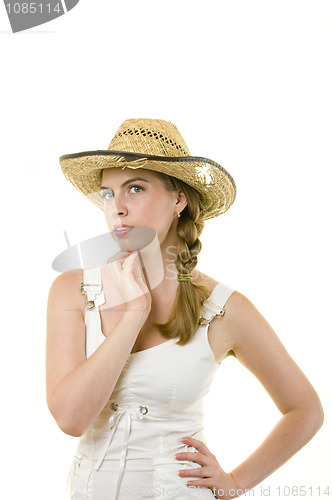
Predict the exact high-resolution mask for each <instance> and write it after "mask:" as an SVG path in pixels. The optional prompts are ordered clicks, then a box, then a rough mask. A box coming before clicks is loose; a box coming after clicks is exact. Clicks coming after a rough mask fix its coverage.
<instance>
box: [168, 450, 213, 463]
mask: <svg viewBox="0 0 332 500" xmlns="http://www.w3.org/2000/svg"><path fill="white" fill-rule="evenodd" d="M176 459H177V460H179V461H180V462H182V461H183V460H188V461H189V462H196V463H197V464H200V465H209V463H210V462H209V460H208V459H207V457H206V456H204V455H203V454H201V453H196V452H190V451H186V452H184V453H183V452H181V453H180V454H177V456H176Z"/></svg>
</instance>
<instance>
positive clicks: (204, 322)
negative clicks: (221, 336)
mask: <svg viewBox="0 0 332 500" xmlns="http://www.w3.org/2000/svg"><path fill="white" fill-rule="evenodd" d="M206 303H207V304H209V305H210V306H212V307H214V308H215V309H217V310H218V311H219V312H217V313H216V314H214V315H213V316H212V318H210V319H206V318H203V317H202V318H200V319H199V321H198V324H199V325H200V326H206V325H209V324H210V323H211V321H212V320H213V319H214V318H221V316H224V314H225V312H226V311H225V309H224V308H222V309H220V306H217V305H216V304H214V303H213V302H209V301H206Z"/></svg>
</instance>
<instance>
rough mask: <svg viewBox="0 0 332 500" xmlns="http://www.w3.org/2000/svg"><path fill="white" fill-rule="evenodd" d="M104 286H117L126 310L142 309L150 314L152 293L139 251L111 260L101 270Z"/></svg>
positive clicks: (141, 310) (146, 313)
mask: <svg viewBox="0 0 332 500" xmlns="http://www.w3.org/2000/svg"><path fill="white" fill-rule="evenodd" d="M101 275H102V282H103V288H108V289H109V287H110V285H112V286H115V287H116V289H117V291H118V292H119V294H120V297H121V300H122V302H123V303H124V305H125V308H126V311H140V312H142V313H144V314H145V315H146V317H147V316H148V315H149V313H150V310H151V294H150V291H149V289H148V287H147V285H146V284H145V282H144V279H143V275H142V269H141V266H140V264H139V259H138V255H137V252H133V253H131V254H130V255H129V256H128V257H126V258H123V259H120V260H117V261H115V262H111V263H108V264H106V266H103V268H102V270H101Z"/></svg>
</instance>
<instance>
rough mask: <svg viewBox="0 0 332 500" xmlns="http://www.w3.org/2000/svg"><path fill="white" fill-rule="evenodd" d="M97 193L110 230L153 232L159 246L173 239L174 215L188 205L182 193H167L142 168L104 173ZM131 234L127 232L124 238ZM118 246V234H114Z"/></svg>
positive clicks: (119, 238)
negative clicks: (136, 228)
mask: <svg viewBox="0 0 332 500" xmlns="http://www.w3.org/2000/svg"><path fill="white" fill-rule="evenodd" d="M100 194H101V196H102V197H103V199H104V215H105V219H106V224H107V227H108V229H109V231H110V232H111V233H112V232H113V231H114V230H115V226H117V225H118V226H119V225H121V226H124V225H128V226H145V227H149V228H152V229H153V230H154V231H156V233H157V236H158V239H159V243H160V245H162V243H163V242H165V241H167V240H169V243H170V244H174V238H175V237H176V226H177V220H178V217H177V212H178V211H182V210H183V209H184V207H185V206H186V205H187V201H186V198H185V196H184V194H183V193H182V191H180V190H176V191H168V190H167V189H166V187H165V186H164V184H163V182H162V181H161V179H159V177H157V176H156V175H155V174H154V172H150V171H149V170H145V169H142V168H137V169H131V168H124V169H123V170H122V169H121V168H109V169H104V170H103V175H102V183H101V189H100ZM132 233H134V230H132V232H129V233H128V236H127V238H128V237H129V236H130V235H131V234H132ZM114 234H115V235H116V237H117V238H118V241H119V243H121V238H122V239H124V237H125V236H126V235H125V236H122V234H121V233H118V234H117V233H116V231H115V232H114Z"/></svg>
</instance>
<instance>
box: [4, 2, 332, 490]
mask: <svg viewBox="0 0 332 500" xmlns="http://www.w3.org/2000/svg"><path fill="white" fill-rule="evenodd" d="M0 19H1V24H0V31H1V33H0V44H1V47H0V49H1V55H2V57H1V73H2V76H1V80H0V86H1V93H0V96H1V97H0V98H1V126H2V132H1V153H2V155H1V156H2V158H1V163H2V165H1V167H2V168H1V187H2V189H1V221H2V235H3V238H2V246H1V258H2V266H1V287H0V288H1V304H2V308H1V319H2V335H1V338H2V345H1V352H2V356H1V358H2V359H1V382H2V390H1V393H2V394H1V395H2V398H1V399H2V401H1V402H2V411H1V429H2V437H1V450H2V451H1V460H2V461H3V465H2V467H1V469H2V470H1V472H2V476H3V480H2V485H1V496H2V497H3V498H6V500H9V499H17V498H20V499H23V498H34V499H36V500H41V499H43V500H44V499H46V498H47V500H62V499H65V498H67V496H66V493H65V488H66V479H67V473H68V470H69V466H70V463H71V460H72V457H73V453H74V450H75V447H76V444H77V438H74V437H71V436H68V435H65V434H64V433H63V432H62V431H61V430H60V429H59V428H58V427H57V424H56V422H55V421H54V419H53V417H52V416H51V414H50V413H49V411H48V408H47V405H46V398H45V360H44V357H45V339H46V305H47V296H48V291H49V288H50V286H51V283H52V282H53V280H54V279H55V278H56V276H57V273H56V272H55V271H53V269H52V267H51V263H52V261H53V259H54V258H55V256H56V255H57V254H58V253H60V252H61V251H62V250H64V249H65V248H66V242H65V239H64V236H63V231H64V230H65V231H67V232H68V236H69V239H70V242H71V244H74V243H76V242H77V241H81V240H82V239H86V238H88V237H91V236H94V235H97V234H101V233H103V232H106V226H105V223H104V219H103V215H102V212H101V211H100V210H99V209H98V208H96V207H95V206H94V205H92V204H91V203H89V201H87V200H86V199H85V198H84V197H83V196H82V195H80V194H79V193H78V192H77V191H76V190H75V188H74V187H73V186H71V184H69V183H68V182H67V181H66V180H65V178H64V177H63V175H62V173H61V169H60V165H59V162H58V158H59V156H60V155H62V154H65V153H74V152H79V151H85V150H93V149H107V147H108V144H109V142H110V140H111V138H112V137H113V135H114V134H115V132H116V130H117V128H118V127H119V126H120V124H121V123H122V121H124V120H125V119H127V118H135V117H150V118H162V119H165V120H169V121H172V122H173V123H174V124H176V125H177V127H178V128H179V130H180V131H181V133H182V134H183V136H184V138H185V140H186V142H187V144H188V146H189V149H190V151H191V153H192V154H193V155H198V156H206V157H208V158H212V159H214V160H216V161H217V162H219V163H220V164H221V165H223V166H224V167H225V168H226V169H227V170H228V171H229V172H230V173H231V174H232V176H233V177H234V179H235V181H236V184H237V189H238V194H237V198H236V200H235V203H234V205H233V206H232V207H231V208H230V210H229V211H228V212H227V213H226V214H224V215H223V216H220V217H219V218H215V219H212V220H210V221H207V222H206V227H205V229H204V231H203V234H202V237H201V241H202V244H203V250H202V252H201V254H200V257H199V265H198V268H199V269H200V270H201V271H202V272H204V273H206V274H208V275H210V276H213V277H214V278H215V279H216V280H218V281H221V282H223V283H226V284H228V285H229V286H231V287H233V288H235V289H237V290H239V291H240V292H241V293H243V294H244V295H246V296H247V297H248V298H249V299H250V300H251V301H252V302H253V303H254V305H255V306H256V307H257V308H258V310H259V311H260V312H261V313H262V314H263V315H264V317H265V318H266V319H267V320H268V321H269V323H270V324H271V326H272V327H273V329H274V330H275V331H276V333H277V334H278V336H279V338H280V339H281V341H282V342H283V343H284V345H285V346H286V348H287V350H288V352H289V353H290V354H291V356H292V357H293V359H294V360H295V361H296V363H297V364H298V365H299V366H300V367H301V369H302V370H303V372H304V373H305V375H306V376H307V377H308V378H309V380H310V381H311V383H312V384H313V386H314V387H315V389H316V390H317V392H318V394H319V396H320V398H321V401H322V403H323V406H324V410H325V422H324V425H323V427H322V428H321V430H320V431H319V432H318V434H317V435H316V436H315V437H314V438H313V440H312V441H310V442H309V443H308V444H307V445H306V446H305V447H304V448H303V449H302V450H301V451H300V452H298V453H297V454H296V455H295V456H294V457H293V458H292V459H291V460H290V461H288V462H287V463H286V464H285V465H284V466H283V467H281V468H280V469H279V470H277V471H276V472H275V473H274V474H273V475H271V476H270V477H268V478H267V479H266V480H265V481H264V482H263V483H261V484H260V485H258V486H257V487H256V488H255V496H256V497H262V496H263V492H262V490H261V488H265V495H264V496H265V497H267V496H268V497H269V498H280V497H284V496H285V497H286V496H290V497H295V496H297V497H298V496H300V493H299V492H296V490H293V493H292V490H291V491H289V490H288V489H287V487H289V488H292V487H300V486H301V485H302V486H303V485H304V486H305V491H306V497H311V498H328V496H327V495H326V494H325V495H324V490H325V488H326V487H327V486H330V493H332V484H331V470H332V460H331V424H332V422H331V409H332V405H331V397H330V395H331V375H332V373H331V354H330V350H331V345H332V343H331V314H330V313H331V278H332V273H331V250H332V249H331V240H330V233H331V202H330V200H331V181H332V176H331V156H332V155H331V132H332V130H331V128H332V127H331V116H332V100H331V88H332V76H331V47H332V7H331V3H330V2H329V1H319V0H318V1H311V2H308V1H304V0H301V1H289V0H288V1H280V0H279V1H278V2H273V1H267V0H264V1H263V0H262V1H250V2H248V1H233V0H232V1H211V0H210V1H209V0H205V2H204V3H203V2H202V1H200V2H198V1H193V0H190V1H188V0H181V1H179V0H177V1H175V0H169V1H168V2H156V1H150V0H149V1H142V2H137V1H126V2H113V1H111V2H110V1H109V0H103V1H99V2H88V1H84V0H81V1H80V3H79V4H78V6H76V7H75V8H74V9H73V10H72V11H70V12H69V13H68V14H66V15H64V16H62V17H60V18H59V19H57V20H54V21H52V22H50V23H47V24H45V25H43V26H39V27H37V28H35V29H32V30H28V31H26V32H22V33H17V34H12V33H11V32H10V26H9V22H8V19H7V16H6V12H5V9H4V6H3V5H2V4H1V6H0ZM279 417H280V414H279V412H278V410H277V409H276V407H275V405H274V403H273V401H272V400H271V399H270V397H269V396H268V394H267V393H266V392H265V390H264V389H263V388H262V386H261V385H260V383H259V382H258V381H257V379H255V377H254V376H253V375H252V374H251V373H250V372H249V371H248V370H246V369H245V368H244V367H243V366H242V365H241V364H240V363H239V362H238V361H237V360H236V359H234V358H232V357H231V358H228V359H226V360H225V361H224V362H223V363H222V365H221V367H220V368H219V370H218V372H217V374H216V376H215V379H214V381H213V384H212V387H211V392H210V394H209V395H208V397H207V399H206V435H207V438H208V444H209V446H210V449H211V451H212V452H213V453H214V454H216V455H217V457H218V460H219V463H220V465H221V466H222V467H223V468H224V469H225V470H226V471H230V470H231V469H232V468H234V467H236V465H238V464H239V463H240V462H241V461H243V460H244V459H245V458H246V457H247V456H248V455H249V454H250V453H252V452H253V451H254V450H255V448H256V447H257V446H258V445H259V444H260V443H261V442H262V441H263V439H264V438H265V437H266V436H267V434H268V433H269V431H270V430H271V429H272V427H273V426H274V425H275V423H276V422H277V420H278V419H279ZM278 487H280V488H281V490H278V489H277V488H278ZM267 488H270V490H267ZM284 488H286V489H284ZM310 488H312V489H310ZM318 488H320V490H318Z"/></svg>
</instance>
